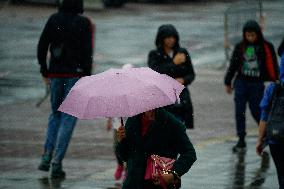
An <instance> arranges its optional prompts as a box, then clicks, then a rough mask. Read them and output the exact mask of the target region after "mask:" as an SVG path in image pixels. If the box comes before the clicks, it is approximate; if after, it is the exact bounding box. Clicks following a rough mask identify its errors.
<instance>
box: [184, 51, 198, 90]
mask: <svg viewBox="0 0 284 189" xmlns="http://www.w3.org/2000/svg"><path fill="white" fill-rule="evenodd" d="M183 53H184V54H185V56H186V60H185V63H184V64H182V65H181V66H182V68H181V69H183V66H184V68H185V69H186V70H187V75H186V76H184V77H183V81H184V82H183V85H185V86H187V85H190V84H191V83H192V82H193V81H194V79H195V72H194V69H193V65H192V62H191V58H190V55H189V53H188V52H187V51H186V50H184V52H183Z"/></svg>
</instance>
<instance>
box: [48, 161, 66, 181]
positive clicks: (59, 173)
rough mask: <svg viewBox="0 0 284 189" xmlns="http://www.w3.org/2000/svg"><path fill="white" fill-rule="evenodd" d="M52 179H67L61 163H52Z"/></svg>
mask: <svg viewBox="0 0 284 189" xmlns="http://www.w3.org/2000/svg"><path fill="white" fill-rule="evenodd" d="M51 178H65V172H64V171H63V170H62V164H61V163H52V167H51Z"/></svg>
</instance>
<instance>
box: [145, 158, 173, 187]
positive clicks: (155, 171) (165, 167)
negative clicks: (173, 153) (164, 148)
mask: <svg viewBox="0 0 284 189" xmlns="http://www.w3.org/2000/svg"><path fill="white" fill-rule="evenodd" d="M175 161H176V160H175V159H171V158H166V157H161V156H158V155H151V156H149V157H148V159H147V166H146V173H145V177H144V179H145V180H152V179H153V178H154V176H155V175H158V176H159V177H160V184H161V186H162V187H163V188H164V189H167V186H166V183H165V181H164V180H163V178H162V176H161V175H162V174H169V173H170V172H171V169H172V167H173V164H174V162H175Z"/></svg>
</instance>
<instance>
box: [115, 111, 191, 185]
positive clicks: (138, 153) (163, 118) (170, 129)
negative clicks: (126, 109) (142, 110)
mask: <svg viewBox="0 0 284 189" xmlns="http://www.w3.org/2000/svg"><path fill="white" fill-rule="evenodd" d="M155 116H156V120H155V121H154V122H152V124H151V125H150V127H149V130H148V131H147V133H146V135H145V136H144V137H142V135H141V115H137V116H134V117H131V118H128V120H127V122H126V125H125V129H126V138H125V139H124V140H122V142H121V143H120V144H118V146H117V148H118V151H119V154H120V156H121V157H122V158H123V160H124V161H126V162H127V177H126V180H125V182H124V184H123V189H144V188H143V187H144V186H143V185H144V175H145V168H146V160H147V157H149V156H150V155H151V154H156V155H160V156H164V157H168V158H177V156H178V155H180V156H179V158H178V159H177V160H176V162H175V164H174V167H173V170H174V171H176V173H177V174H178V175H179V176H182V175H183V174H185V173H186V172H187V171H188V170H189V169H190V167H191V166H192V164H193V163H194V162H195V161H196V153H195V149H194V147H193V145H192V144H191V142H190V140H189V138H188V136H187V134H186V132H185V126H184V125H183V124H182V123H181V122H180V121H178V120H177V119H176V118H175V117H174V116H173V115H172V114H170V113H169V112H167V111H166V110H164V109H163V108H160V109H157V110H156V114H155Z"/></svg>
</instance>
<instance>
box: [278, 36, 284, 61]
mask: <svg viewBox="0 0 284 189" xmlns="http://www.w3.org/2000/svg"><path fill="white" fill-rule="evenodd" d="M283 53H284V38H283V39H282V42H281V43H280V45H279V47H278V55H279V56H280V57H281V56H282V54H283Z"/></svg>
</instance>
